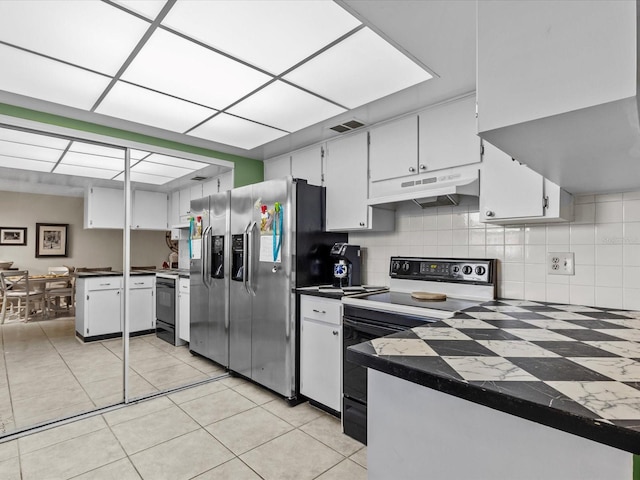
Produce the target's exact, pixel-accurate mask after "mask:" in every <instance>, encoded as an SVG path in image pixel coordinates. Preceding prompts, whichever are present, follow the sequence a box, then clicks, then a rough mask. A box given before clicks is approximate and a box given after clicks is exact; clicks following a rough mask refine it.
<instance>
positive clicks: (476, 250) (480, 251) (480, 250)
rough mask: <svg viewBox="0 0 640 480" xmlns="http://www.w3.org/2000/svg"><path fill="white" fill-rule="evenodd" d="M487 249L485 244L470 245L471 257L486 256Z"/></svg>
mask: <svg viewBox="0 0 640 480" xmlns="http://www.w3.org/2000/svg"><path fill="white" fill-rule="evenodd" d="M486 256H487V251H486V248H485V246H484V245H469V257H470V258H485V257H486Z"/></svg>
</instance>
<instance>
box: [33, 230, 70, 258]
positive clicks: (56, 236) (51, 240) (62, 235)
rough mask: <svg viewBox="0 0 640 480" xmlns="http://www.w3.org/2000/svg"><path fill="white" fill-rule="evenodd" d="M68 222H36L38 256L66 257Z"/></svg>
mask: <svg viewBox="0 0 640 480" xmlns="http://www.w3.org/2000/svg"><path fill="white" fill-rule="evenodd" d="M68 228H69V224H68V223H36V257H66V256H68V254H67V230H68Z"/></svg>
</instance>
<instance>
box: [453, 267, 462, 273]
mask: <svg viewBox="0 0 640 480" xmlns="http://www.w3.org/2000/svg"><path fill="white" fill-rule="evenodd" d="M459 272H460V267H459V266H458V265H456V266H455V267H453V273H459Z"/></svg>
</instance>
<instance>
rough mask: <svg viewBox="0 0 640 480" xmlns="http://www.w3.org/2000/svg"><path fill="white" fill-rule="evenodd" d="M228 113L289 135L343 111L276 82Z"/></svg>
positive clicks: (297, 89)
mask: <svg viewBox="0 0 640 480" xmlns="http://www.w3.org/2000/svg"><path fill="white" fill-rule="evenodd" d="M228 111H229V113H232V114H234V115H238V116H240V117H244V118H248V119H250V120H254V121H257V122H260V123H265V124H267V125H271V126H274V127H277V128H281V129H283V130H288V131H290V132H295V131H297V130H300V129H302V128H304V127H308V126H309V125H313V124H314V123H317V122H320V121H322V120H326V119H327V118H330V117H333V116H335V115H339V114H340V113H343V112H346V110H345V109H344V108H340V107H338V106H336V105H334V104H332V103H329V102H327V101H326V100H322V99H321V98H318V97H316V96H314V95H311V94H309V93H307V92H304V91H302V90H300V89H299V88H296V87H292V86H291V85H287V84H286V83H283V82H280V81H277V82H274V83H272V84H270V85H268V86H267V87H265V88H263V89H262V90H260V91H259V92H256V93H254V94H253V95H251V96H250V97H248V98H246V99H245V100H243V101H242V102H240V103H239V104H237V105H236V106H234V107H232V108H230V109H229V110H228Z"/></svg>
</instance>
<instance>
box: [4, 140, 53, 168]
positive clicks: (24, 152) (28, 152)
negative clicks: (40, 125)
mask: <svg viewBox="0 0 640 480" xmlns="http://www.w3.org/2000/svg"><path fill="white" fill-rule="evenodd" d="M62 152H63V150H58V149H55V148H48V147H39V146H36V145H25V144H24V143H15V142H5V141H3V140H0V155H8V156H11V157H20V158H28V159H31V160H40V161H41V162H54V163H55V162H57V161H58V159H59V158H60V156H61V155H62Z"/></svg>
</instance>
